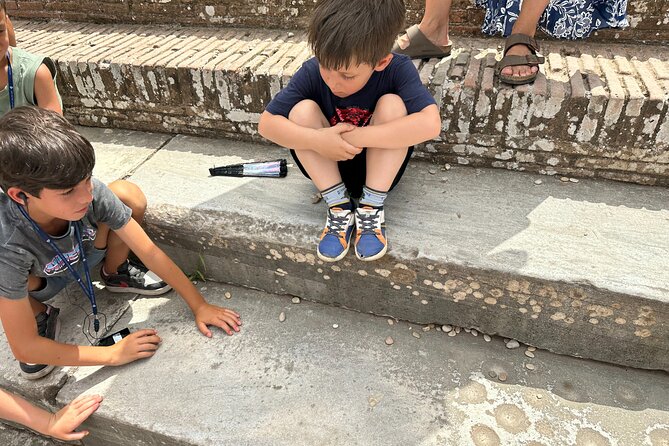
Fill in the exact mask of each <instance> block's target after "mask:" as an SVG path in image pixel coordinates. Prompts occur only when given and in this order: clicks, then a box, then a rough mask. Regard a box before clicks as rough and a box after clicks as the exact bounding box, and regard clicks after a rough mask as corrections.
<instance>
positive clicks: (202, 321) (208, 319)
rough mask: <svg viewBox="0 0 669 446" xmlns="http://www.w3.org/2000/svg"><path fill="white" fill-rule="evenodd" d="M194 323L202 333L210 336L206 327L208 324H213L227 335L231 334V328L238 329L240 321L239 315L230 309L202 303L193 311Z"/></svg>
mask: <svg viewBox="0 0 669 446" xmlns="http://www.w3.org/2000/svg"><path fill="white" fill-rule="evenodd" d="M195 324H196V325H197V328H199V329H200V331H201V332H202V334H203V335H205V336H206V337H208V338H210V337H211V330H209V328H208V327H207V326H208V325H214V326H216V327H218V328H220V329H222V330H223V331H225V332H226V333H227V334H228V335H232V333H233V330H234V331H239V326H240V325H242V321H241V319H240V318H239V315H238V314H237V313H235V312H234V311H232V310H228V309H227V308H223V307H217V306H216V305H211V304H208V303H204V304H202V305H201V306H200V307H199V308H198V309H197V310H196V311H195Z"/></svg>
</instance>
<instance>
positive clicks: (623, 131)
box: [17, 22, 669, 185]
mask: <svg viewBox="0 0 669 446" xmlns="http://www.w3.org/2000/svg"><path fill="white" fill-rule="evenodd" d="M17 29H18V35H19V39H20V44H21V45H22V46H23V47H25V48H26V49H28V50H31V51H38V52H43V53H46V54H48V55H50V56H51V57H53V58H54V59H55V60H57V62H58V66H59V67H60V76H59V88H60V90H61V92H62V94H63V101H64V104H65V110H66V114H67V116H68V117H69V118H70V119H72V120H73V121H75V122H77V123H79V124H82V125H92V126H103V127H116V128H131V129H136V130H146V131H161V132H172V133H190V134H197V135H202V136H223V137H227V138H233V139H251V140H259V139H260V137H259V136H258V133H257V122H258V118H259V116H260V114H261V113H262V111H263V110H264V107H265V105H266V104H267V102H268V101H269V100H270V98H271V97H272V96H273V95H274V94H276V93H277V92H278V91H279V90H280V89H281V88H282V87H283V86H285V85H286V84H287V82H288V81H289V80H290V76H291V75H292V74H293V73H294V72H295V71H296V70H297V69H298V68H299V67H300V65H301V64H302V62H303V61H304V60H306V59H307V58H308V57H309V50H308V48H307V45H306V42H305V38H304V35H303V34H301V33H295V34H294V35H293V36H292V37H289V34H288V33H287V32H285V31H264V30H253V29H204V28H189V29H183V28H182V27H174V26H173V27H166V28H163V27H141V28H140V27H137V26H129V25H126V26H121V27H118V26H103V25H91V24H69V25H67V26H63V25H62V24H56V23H48V24H44V23H21V22H19V23H17ZM500 42H501V41H499V40H471V39H464V38H463V39H459V40H458V41H457V42H456V48H455V49H454V52H453V55H452V56H451V57H449V58H445V59H443V60H440V61H436V60H432V61H427V62H417V64H418V65H419V71H420V75H421V78H422V79H423V81H424V82H426V84H427V85H428V87H429V88H430V90H431V91H432V93H433V94H434V96H435V99H436V100H437V103H438V104H439V106H440V108H441V114H442V119H443V132H442V134H441V138H439V139H438V140H435V141H431V142H428V143H427V144H424V145H421V146H419V147H418V152H417V155H418V156H421V157H424V158H426V159H429V160H431V161H434V162H438V163H440V164H443V163H444V162H448V163H452V164H462V165H470V166H481V167H496V168H505V169H513V170H525V171H532V172H541V173H545V174H549V175H553V174H556V173H557V174H562V175H569V176H582V177H600V178H609V179H616V180H622V181H632V182H639V183H644V184H657V185H669V170H668V167H667V166H669V155H668V154H669V113H668V110H669V81H665V80H663V78H664V77H667V76H669V75H667V74H666V73H669V62H668V61H669V47H665V48H663V47H640V46H629V45H627V46H626V45H617V46H615V47H612V46H610V45H595V44H591V43H588V44H585V43H582V42H581V43H573V42H569V43H568V44H565V45H563V44H557V43H554V42H550V43H547V44H546V45H544V46H545V52H546V54H547V55H548V56H549V57H548V63H547V64H546V66H544V67H543V68H542V73H540V75H539V77H538V79H537V81H536V82H535V83H534V85H532V86H523V87H517V88H513V87H510V86H508V85H504V84H501V83H499V81H497V80H496V79H495V78H494V76H493V67H494V63H495V57H499V53H498V49H497V48H496V45H497V44H498V43H500Z"/></svg>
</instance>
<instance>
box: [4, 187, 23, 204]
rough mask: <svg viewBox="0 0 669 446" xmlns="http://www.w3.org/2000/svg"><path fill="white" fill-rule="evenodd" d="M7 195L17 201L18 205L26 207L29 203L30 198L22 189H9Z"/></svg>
mask: <svg viewBox="0 0 669 446" xmlns="http://www.w3.org/2000/svg"><path fill="white" fill-rule="evenodd" d="M7 195H8V196H9V198H11V199H12V200H14V201H16V202H17V203H18V204H22V205H24V206H25V205H26V202H27V201H28V197H27V196H26V194H25V192H23V191H22V190H21V189H19V188H18V187H15V186H12V187H10V188H9V189H7Z"/></svg>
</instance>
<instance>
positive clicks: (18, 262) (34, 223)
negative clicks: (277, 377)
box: [0, 107, 240, 379]
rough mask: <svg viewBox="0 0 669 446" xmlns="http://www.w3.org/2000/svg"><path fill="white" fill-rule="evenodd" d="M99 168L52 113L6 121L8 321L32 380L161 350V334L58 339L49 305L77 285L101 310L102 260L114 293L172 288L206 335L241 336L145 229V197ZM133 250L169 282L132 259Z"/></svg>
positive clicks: (3, 250)
mask: <svg viewBox="0 0 669 446" xmlns="http://www.w3.org/2000/svg"><path fill="white" fill-rule="evenodd" d="M94 165H95V153H94V151H93V147H92V146H91V144H90V143H89V142H88V141H87V140H86V139H85V138H84V137H83V136H81V135H80V134H79V133H78V132H77V131H76V130H75V129H74V127H72V125H70V124H69V123H68V122H67V121H66V120H65V118H63V117H62V116H60V115H59V114H57V113H55V112H53V111H48V110H43V109H39V108H35V107H21V108H17V109H14V110H13V111H11V112H9V113H7V114H6V115H5V116H3V117H2V119H0V187H2V190H3V191H4V193H0V319H1V320H2V325H3V327H4V330H5V334H6V336H7V341H8V342H9V346H10V347H11V349H12V352H13V353H14V356H15V357H16V358H17V359H18V360H19V361H20V366H21V371H22V373H23V375H24V376H26V377H27V378H29V379H36V378H40V377H42V376H45V375H46V374H48V373H49V372H50V371H51V370H52V369H53V366H58V365H68V366H79V365H107V364H108V365H121V364H126V363H128V362H132V361H134V360H136V359H139V358H147V357H150V356H152V355H153V354H154V353H155V350H156V349H157V348H158V344H159V342H160V338H159V337H158V336H157V334H156V332H155V330H139V331H137V332H135V333H132V334H131V335H129V336H128V337H126V338H124V339H122V340H121V341H120V342H118V343H117V344H114V345H113V346H111V347H96V346H77V345H68V344H63V343H59V342H57V336H58V331H59V322H58V309H56V308H54V307H52V306H50V305H45V304H44V303H43V302H45V301H47V300H49V299H51V298H52V297H54V296H55V295H56V294H57V293H58V292H59V291H60V290H62V289H63V288H64V287H65V286H66V285H67V284H68V282H70V281H72V280H77V281H78V283H79V285H80V287H81V289H82V290H83V291H84V294H86V295H87V297H88V298H89V300H90V301H91V304H93V303H94V302H95V294H94V289H93V286H92V284H91V282H90V269H89V268H93V267H95V266H96V265H97V264H99V263H101V267H100V276H101V280H102V284H103V285H105V286H106V287H107V289H108V290H109V291H115V292H132V293H138V294H148V295H158V294H162V293H165V292H167V291H169V290H170V289H171V287H173V288H174V289H175V290H176V291H177V292H178V293H179V294H180V295H181V296H182V297H183V299H184V300H185V301H186V303H187V304H188V306H189V307H190V309H191V310H192V311H193V314H194V315H195V322H196V324H197V326H198V328H199V329H200V331H201V332H202V333H203V334H205V335H206V336H211V332H210V331H209V329H208V328H207V325H215V326H218V327H220V328H222V329H223V330H225V331H226V332H227V333H228V334H232V330H235V331H238V330H239V328H238V326H239V325H240V320H239V315H238V314H237V313H235V312H233V311H231V310H227V309H224V308H220V307H217V306H214V305H210V304H208V303H207V302H206V301H205V300H204V298H203V297H202V295H201V294H200V293H199V292H198V291H197V289H196V288H195V287H194V286H193V284H192V283H191V282H190V280H188V278H187V277H186V276H185V275H184V274H183V272H182V271H181V270H180V269H179V268H178V267H177V266H176V265H175V264H174V262H172V260H170V259H169V257H167V256H166V255H165V253H163V252H162V251H161V250H160V249H159V248H158V247H157V246H156V245H155V244H154V243H153V242H152V241H151V239H149V237H148V236H147V235H146V233H145V232H144V230H143V229H142V228H141V226H140V224H139V221H141V219H142V217H143V215H144V210H145V208H146V198H145V197H144V194H143V193H142V191H141V190H140V189H139V188H138V187H137V186H135V185H134V184H132V183H129V182H127V181H116V182H114V183H112V184H111V185H110V186H109V187H107V186H105V185H104V184H103V183H101V182H100V181H98V180H96V179H94V178H92V176H91V174H92V172H93V166H94ZM121 192H122V193H121ZM117 195H123V196H124V197H130V198H126V201H127V202H126V203H123V202H122V201H121V200H120V199H119V198H118V197H117ZM130 250H132V251H133V252H134V253H135V255H136V256H137V257H139V259H140V260H141V261H142V262H143V263H144V265H146V266H147V267H148V268H150V269H151V270H153V271H154V272H155V273H156V274H157V275H158V276H160V277H166V278H169V280H167V283H165V282H163V281H162V280H160V279H159V278H157V277H156V276H155V275H153V274H151V272H150V271H148V269H147V268H146V267H145V266H144V265H142V264H139V263H135V262H132V261H130V260H128V253H129V251H130ZM102 328H103V329H104V327H102Z"/></svg>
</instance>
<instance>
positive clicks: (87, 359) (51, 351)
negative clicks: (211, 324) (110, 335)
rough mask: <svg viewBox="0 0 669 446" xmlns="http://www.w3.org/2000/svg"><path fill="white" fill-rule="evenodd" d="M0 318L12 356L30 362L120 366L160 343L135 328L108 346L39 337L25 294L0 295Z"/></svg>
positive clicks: (151, 351)
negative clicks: (20, 297) (22, 295)
mask: <svg viewBox="0 0 669 446" xmlns="http://www.w3.org/2000/svg"><path fill="white" fill-rule="evenodd" d="M0 319H2V326H3V328H4V330H5V335H6V336H7V342H8V343H9V347H10V348H11V349H12V353H14V357H15V358H16V359H18V360H19V361H21V362H26V363H31V364H49V365H59V366H68V365H69V366H78V365H121V364H127V363H128V362H132V361H134V360H136V359H140V358H148V357H150V356H153V354H154V353H155V350H156V349H157V348H158V344H159V343H160V338H159V337H158V336H156V332H155V331H154V330H139V331H137V332H134V333H132V334H131V335H130V336H127V337H125V338H123V340H121V341H120V342H119V343H117V344H114V345H113V346H111V347H92V346H81V345H70V344H63V343H60V342H56V341H53V340H51V339H47V338H43V337H42V336H39V334H38V333H37V322H36V321H35V316H34V315H33V310H32V308H31V306H30V301H29V300H28V297H25V298H23V299H7V298H5V297H0Z"/></svg>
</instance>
